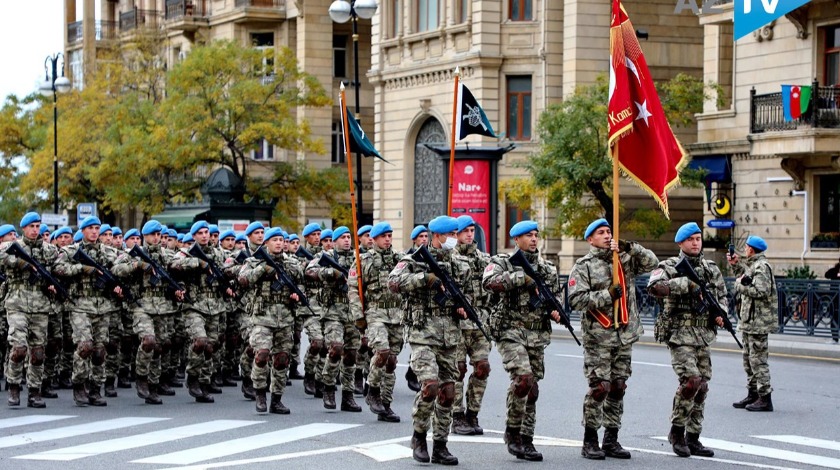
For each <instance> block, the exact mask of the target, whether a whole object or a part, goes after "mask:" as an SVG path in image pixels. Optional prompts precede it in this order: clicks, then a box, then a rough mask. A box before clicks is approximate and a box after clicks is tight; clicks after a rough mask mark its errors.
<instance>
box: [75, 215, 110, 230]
mask: <svg viewBox="0 0 840 470" xmlns="http://www.w3.org/2000/svg"><path fill="white" fill-rule="evenodd" d="M91 225H99V226H100V227H99V233H105V231H104V230H102V229H103V228H104V227H108V228H109V229H110V228H111V226H110V225H108V224H105V225H102V222H100V221H99V217H96V216H95V215H90V216H87V217H85V219H84V220H82V223H80V224H79V230H82V229H86V228H88V227H90V226H91Z"/></svg>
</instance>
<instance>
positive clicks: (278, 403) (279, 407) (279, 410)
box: [268, 393, 291, 415]
mask: <svg viewBox="0 0 840 470" xmlns="http://www.w3.org/2000/svg"><path fill="white" fill-rule="evenodd" d="M282 398H283V395H281V394H279V393H272V394H271V406H270V407H269V408H268V411H269V412H270V413H274V414H276V415H287V414H289V413H291V411H289V409H288V408H286V405H284V404H283V401H282Z"/></svg>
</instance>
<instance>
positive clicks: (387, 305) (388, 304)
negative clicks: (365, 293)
mask: <svg viewBox="0 0 840 470" xmlns="http://www.w3.org/2000/svg"><path fill="white" fill-rule="evenodd" d="M401 305H402V302H401V301H400V300H386V301H385V302H371V305H370V308H381V309H383V310H387V309H391V308H399V307H400V306H401Z"/></svg>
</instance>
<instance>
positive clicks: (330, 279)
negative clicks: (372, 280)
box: [306, 227, 362, 412]
mask: <svg viewBox="0 0 840 470" xmlns="http://www.w3.org/2000/svg"><path fill="white" fill-rule="evenodd" d="M333 237H334V238H335V249H334V250H333V251H332V252H326V251H322V252H321V253H319V254H318V255H317V256H315V259H313V260H312V261H310V262H309V265H307V266H306V276H307V277H309V278H310V279H313V280H319V281H321V283H322V286H321V290H320V291H319V296H318V304H319V305H320V306H321V321H322V323H323V325H324V341H325V342H326V344H327V350H328V352H327V361H326V363H325V364H324V370H323V377H322V380H323V382H324V408H326V409H328V410H333V409H335V391H336V384H335V377H336V374H337V373H338V371H339V368H341V411H352V412H360V411H362V407H360V406H359V405H357V404H356V401H355V400H354V399H353V389H354V383H353V382H354V374H355V371H356V359H357V357H358V351H359V346H360V345H361V339H362V338H361V335H360V334H359V330H358V329H357V328H356V324H355V321H354V319H353V316H352V315H351V313H350V307H349V305H348V302H349V298H348V296H347V279H346V278H345V277H344V274H342V273H341V272H340V271H338V270H337V269H333V268H330V267H324V266H321V265H320V264H319V261H320V259H321V257H322V256H332V257H333V259H334V260H335V261H336V262H337V263H338V264H339V265H340V266H342V267H343V268H345V269H348V270H349V269H350V266H352V265H353V263H354V262H355V254H354V252H353V250H352V248H351V244H352V242H351V238H350V231H349V229H348V228H347V227H338V228H337V229H335V231H334V232H333ZM341 366H343V367H341Z"/></svg>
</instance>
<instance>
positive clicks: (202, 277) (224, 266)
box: [168, 244, 238, 315]
mask: <svg viewBox="0 0 840 470" xmlns="http://www.w3.org/2000/svg"><path fill="white" fill-rule="evenodd" d="M201 249H202V251H204V254H206V255H207V257H208V258H210V259H211V260H213V262H215V264H216V266H218V268H219V269H220V270H222V271H223V272H224V274H226V277H225V278H224V279H221V280H220V279H215V278H213V277H212V275H211V274H210V268H202V267H201V265H200V261H201V260H199V259H198V258H195V257H193V256H192V255H190V253H189V249H187V248H182V249H180V250H178V251H177V252H176V253H175V255H174V256H173V257H172V259H171V260H170V262H169V266H168V268H169V269H170V272H173V273H179V275H180V276H181V280H183V281H184V283H185V285H186V288H187V292H188V293H189V295H190V297H191V298H192V300H193V303H192V304H185V305H184V308H188V309H191V310H196V311H198V312H200V313H201V314H202V315H219V314H220V313H222V312H224V311H225V310H227V306H226V304H225V300H224V298H223V297H222V294H221V290H222V289H221V288H220V287H219V284H220V283H221V284H222V285H224V286H225V287H230V282H229V278H231V277H232V276H233V274H234V271H235V270H237V269H238V266H235V264H234V263H233V262H232V261H228V260H227V259H226V258H225V257H224V254H223V253H222V250H221V249H220V248H216V247H212V246H210V245H209V244H208V245H205V246H203V247H201ZM209 281H212V282H209Z"/></svg>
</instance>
